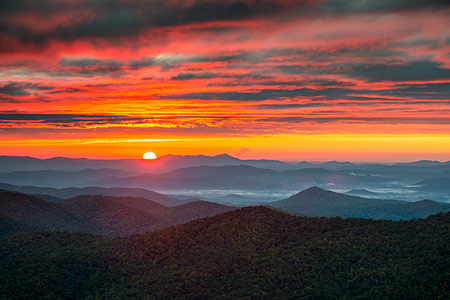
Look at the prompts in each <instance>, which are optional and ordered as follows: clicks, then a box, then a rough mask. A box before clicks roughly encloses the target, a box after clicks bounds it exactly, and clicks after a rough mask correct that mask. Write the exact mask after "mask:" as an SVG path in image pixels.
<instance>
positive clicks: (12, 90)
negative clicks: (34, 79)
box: [0, 82, 54, 96]
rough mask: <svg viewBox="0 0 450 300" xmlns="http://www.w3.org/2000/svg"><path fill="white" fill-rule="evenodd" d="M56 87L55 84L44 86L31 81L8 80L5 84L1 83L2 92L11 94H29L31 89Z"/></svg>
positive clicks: (0, 91) (40, 89)
mask: <svg viewBox="0 0 450 300" xmlns="http://www.w3.org/2000/svg"><path fill="white" fill-rule="evenodd" d="M51 89H54V87H53V86H44V85H39V84H36V83H30V82H8V83H4V84H3V85H1V84H0V94H5V95H10V96H28V95H31V93H30V92H29V91H30V90H31V91H43V90H51Z"/></svg>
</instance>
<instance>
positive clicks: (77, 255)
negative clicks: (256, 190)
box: [0, 207, 450, 299]
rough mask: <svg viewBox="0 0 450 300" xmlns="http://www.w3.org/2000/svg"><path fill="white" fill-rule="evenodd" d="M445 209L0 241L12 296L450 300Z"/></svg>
mask: <svg viewBox="0 0 450 300" xmlns="http://www.w3.org/2000/svg"><path fill="white" fill-rule="evenodd" d="M449 257H450V213H445V214H444V213H441V214H437V215H433V216H430V217H427V218H426V219H419V220H411V221H399V222H393V221H383V220H376V221H375V220H366V219H352V218H350V219H342V218H308V217H295V216H292V215H289V214H285V213H281V212H277V211H275V210H272V209H269V208H265V207H249V208H243V209H239V210H236V211H232V212H228V213H224V214H220V215H216V216H214V217H210V218H203V219H198V220H195V221H191V222H189V223H186V224H183V225H178V226H175V227H171V228H168V229H164V230H161V231H156V232H150V233H147V234H143V235H137V236H131V237H124V238H102V237H98V236H95V235H91V234H82V233H64V232H35V233H22V234H16V235H13V236H10V237H7V238H3V239H2V240H0V268H1V270H2V272H1V275H0V281H1V282H2V284H1V286H0V294H1V295H2V296H3V297H4V298H6V299H449V297H450V260H449Z"/></svg>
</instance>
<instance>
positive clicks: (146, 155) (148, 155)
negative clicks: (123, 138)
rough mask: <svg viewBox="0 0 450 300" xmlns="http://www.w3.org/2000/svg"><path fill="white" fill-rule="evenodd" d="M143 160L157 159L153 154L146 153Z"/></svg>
mask: <svg viewBox="0 0 450 300" xmlns="http://www.w3.org/2000/svg"><path fill="white" fill-rule="evenodd" d="M142 158H143V159H156V154H155V153H153V152H145V154H144V156H142Z"/></svg>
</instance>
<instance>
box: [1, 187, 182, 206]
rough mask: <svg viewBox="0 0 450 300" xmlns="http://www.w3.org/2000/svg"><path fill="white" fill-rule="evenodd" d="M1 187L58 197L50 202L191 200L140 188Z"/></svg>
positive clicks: (166, 202) (168, 203) (169, 202)
mask: <svg viewBox="0 0 450 300" xmlns="http://www.w3.org/2000/svg"><path fill="white" fill-rule="evenodd" d="M0 189H3V190H8V191H15V192H20V193H24V194H31V195H35V196H36V197H38V198H41V199H44V200H47V201H48V200H50V199H48V198H49V196H50V197H56V199H54V200H50V201H48V202H59V201H61V199H69V198H74V197H77V196H80V195H103V196H112V197H139V198H146V199H148V200H151V201H155V202H158V203H159V204H162V205H164V206H176V205H180V204H183V203H186V202H189V201H190V200H181V199H177V198H174V197H170V196H166V195H163V194H160V193H157V192H154V191H149V190H145V189H139V188H114V187H113V188H104V187H70V188H60V189H58V188H51V187H36V186H17V185H11V184H5V183H0Z"/></svg>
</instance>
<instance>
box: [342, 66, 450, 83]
mask: <svg viewBox="0 0 450 300" xmlns="http://www.w3.org/2000/svg"><path fill="white" fill-rule="evenodd" d="M351 69H352V71H351V72H349V73H348V76H351V77H357V78H363V79H366V80H369V81H415V80H419V81H421V80H437V79H450V69H446V68H443V67H442V66H441V64H439V63H437V62H430V61H414V62H409V63H398V64H390V65H388V64H377V65H370V64H369V65H359V66H356V67H352V68H351Z"/></svg>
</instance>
